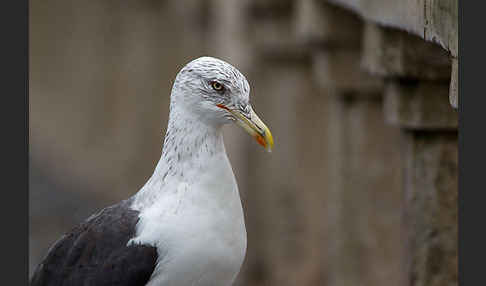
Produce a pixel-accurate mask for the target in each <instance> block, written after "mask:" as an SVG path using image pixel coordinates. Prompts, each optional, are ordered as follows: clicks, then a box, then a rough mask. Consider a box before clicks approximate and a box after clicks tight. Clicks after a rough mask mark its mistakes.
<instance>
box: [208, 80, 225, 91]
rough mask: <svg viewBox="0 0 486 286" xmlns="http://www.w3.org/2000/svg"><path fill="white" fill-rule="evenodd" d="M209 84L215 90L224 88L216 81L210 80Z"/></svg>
mask: <svg viewBox="0 0 486 286" xmlns="http://www.w3.org/2000/svg"><path fill="white" fill-rule="evenodd" d="M210 84H211V87H212V88H213V89H214V90H216V91H223V90H224V86H223V85H222V84H220V83H219V82H217V81H212V82H210Z"/></svg>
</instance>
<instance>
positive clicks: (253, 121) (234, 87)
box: [171, 57, 273, 150]
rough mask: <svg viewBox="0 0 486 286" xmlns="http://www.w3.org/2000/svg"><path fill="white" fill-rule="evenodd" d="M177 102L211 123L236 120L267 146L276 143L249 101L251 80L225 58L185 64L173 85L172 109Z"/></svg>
mask: <svg viewBox="0 0 486 286" xmlns="http://www.w3.org/2000/svg"><path fill="white" fill-rule="evenodd" d="M175 106H177V108H183V109H184V110H185V111H186V112H190V113H191V114H192V115H193V116H196V118H197V119H198V120H201V121H204V122H207V123H208V124H212V125H223V124H226V123H230V122H235V123H237V124H238V125H240V126H241V127H243V128H244V129H245V130H246V131H247V132H248V133H249V134H250V135H252V136H253V137H254V138H255V139H256V140H257V142H258V143H259V144H261V145H262V146H264V147H265V148H267V150H271V148H272V146H273V138H272V134H271V132H270V130H269V129H268V128H267V126H265V124H264V123H263V122H262V121H261V120H260V119H259V118H258V116H257V115H256V113H255V112H254V111H253V108H252V106H251V105H250V85H249V84H248V81H247V80H246V78H245V76H244V75H243V74H241V72H240V71H238V70H237V69H236V68H235V67H233V66H232V65H230V64H228V63H226V62H224V61H222V60H219V59H216V58H212V57H200V58H198V59H195V60H193V61H191V62H189V63H188V64H187V65H186V66H184V67H183V68H182V69H181V71H180V72H179V73H178V74H177V77H176V79H175V81H174V85H173V87H172V94H171V109H172V108H174V107H175Z"/></svg>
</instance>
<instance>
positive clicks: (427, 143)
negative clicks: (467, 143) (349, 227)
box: [363, 23, 458, 286]
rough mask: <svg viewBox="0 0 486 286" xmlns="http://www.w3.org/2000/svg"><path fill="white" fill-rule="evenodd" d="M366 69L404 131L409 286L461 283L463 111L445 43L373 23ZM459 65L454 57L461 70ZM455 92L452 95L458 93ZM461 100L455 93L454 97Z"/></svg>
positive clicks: (367, 43) (369, 28) (366, 49)
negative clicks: (380, 81)
mask: <svg viewBox="0 0 486 286" xmlns="http://www.w3.org/2000/svg"><path fill="white" fill-rule="evenodd" d="M365 31H366V32H365V40H364V43H365V47H364V49H363V51H364V53H363V65H364V66H366V67H367V69H368V70H369V71H370V72H372V73H374V74H376V75H379V76H381V77H382V78H384V79H385V82H386V87H385V93H384V94H385V104H384V110H385V119H386V121H387V122H388V123H389V124H391V125H394V126H397V127H400V128H401V130H402V133H403V138H404V140H403V146H404V148H403V157H404V164H403V166H404V167H403V169H404V199H405V202H404V209H403V210H404V211H403V213H404V231H405V233H406V236H405V237H406V239H407V240H406V243H407V251H406V263H407V265H406V267H407V268H406V272H407V280H408V281H407V285H414V286H415V285H417V286H425V285H426V286H435V285H437V286H438V285H450V286H453V285H457V284H458V280H457V275H458V274H457V271H458V270H457V174H458V157H457V113H456V111H455V110H454V109H453V108H451V106H450V105H449V100H448V96H449V92H450V91H454V90H455V89H456V84H455V83H450V76H451V59H450V57H449V55H448V53H447V52H445V51H444V50H443V49H442V48H440V47H439V46H436V45H434V44H432V43H429V42H425V41H423V40H422V39H420V38H418V37H416V36H412V35H409V34H407V33H406V32H401V31H397V30H393V29H388V28H383V27H379V26H377V25H375V24H371V23H369V24H367V25H366V29H365ZM454 69H455V70H456V71H457V60H453V71H452V74H453V75H454ZM451 93H452V92H451ZM453 98H457V96H455V97H454V96H451V102H452V103H453V104H454V102H457V101H455V100H452V99H453Z"/></svg>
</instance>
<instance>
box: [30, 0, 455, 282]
mask: <svg viewBox="0 0 486 286" xmlns="http://www.w3.org/2000/svg"><path fill="white" fill-rule="evenodd" d="M324 2H326V1H320V0H289V1H287V0H286V1H274V0H266V1H256V0H242V1H239V0H207V1H190V0H182V1H181V0H165V1H162V0H160V1H157V0H139V1H136V0H128V1H112V0H106V1H101V0H86V1H72V0H49V1H31V5H30V83H29V88H30V91H29V92H30V122H29V123H30V174H29V175H30V202H29V203H30V206H29V207H30V228H29V230H30V240H29V242H30V245H29V251H30V273H32V271H33V270H34V268H35V266H36V265H37V264H38V263H39V261H40V260H41V259H42V257H43V255H45V253H46V252H47V249H48V248H49V246H50V245H51V244H52V243H54V242H55V240H56V239H58V238H59V237H60V236H61V235H62V234H63V233H64V232H66V231H68V230H69V229H71V228H72V227H73V226H75V225H76V224H77V223H79V222H81V221H82V220H84V219H86V218H87V217H88V216H89V215H91V214H92V213H93V212H95V211H96V210H98V209H100V208H103V207H105V206H108V205H110V204H113V203H116V202H118V201H119V200H122V199H124V198H127V197H128V196H131V195H133V194H134V193H135V192H136V191H138V189H139V188H140V187H141V186H142V185H143V184H144V183H145V180H147V179H148V177H149V176H150V175H151V174H152V171H153V168H154V166H155V164H156V162H157V161H158V159H159V157H160V152H161V147H162V146H161V144H162V142H163V134H164V133H165V128H166V123H167V116H168V110H169V109H168V108H169V106H168V104H169V95H170V89H171V86H172V81H173V79H174V77H175V76H176V74H177V72H178V71H179V69H180V68H181V67H182V66H184V65H185V64H186V63H187V62H188V61H190V60H191V59H193V58H197V57H199V56H202V55H210V56H214V57H219V58H222V59H224V60H226V61H228V62H230V63H232V64H233V65H235V66H236V67H237V68H239V69H240V70H241V71H242V72H243V73H244V74H245V75H246V76H247V78H248V80H249V82H250V85H251V100H252V105H253V106H254V108H255V110H256V111H257V113H258V114H259V115H260V117H261V118H262V119H263V120H264V121H265V123H266V124H267V125H268V126H269V127H270V129H271V130H272V133H273V134H274V137H275V149H274V151H273V152H272V153H271V154H267V153H265V152H264V151H263V149H262V148H260V146H258V145H257V144H255V142H253V140H252V138H249V137H248V136H247V135H246V134H245V133H244V132H243V131H242V130H240V129H239V128H238V127H235V126H227V127H226V128H225V131H224V133H225V134H224V135H225V144H226V149H227V151H228V155H229V157H230V160H231V162H232V166H233V170H234V172H235V175H236V178H237V181H238V185H239V188H240V193H241V198H242V203H243V208H244V210H245V217H246V227H247V232H248V250H247V255H246V260H245V262H244V265H243V267H242V270H241V273H240V275H239V276H238V279H237V282H236V283H235V284H236V285H238V286H241V285H254V286H258V285H262V286H263V285H265V286H266V285H289V286H290V285H312V286H313V285H333V286H334V285H339V286H341V285H343V286H347V285H349V286H355V285H370V286H371V285H373V286H375V285H378V286H380V285H407V283H406V281H408V280H407V279H409V278H410V277H408V276H409V273H411V271H412V270H413V271H416V272H420V271H419V270H420V269H416V268H414V267H413V266H410V265H408V264H413V261H412V262H411V260H413V259H416V260H418V261H420V263H423V264H427V263H429V264H430V261H428V260H427V257H425V258H424V257H422V256H420V255H418V257H414V254H413V253H412V254H408V253H407V252H408V250H410V249H419V248H420V247H419V246H417V245H418V244H420V243H418V242H417V240H416V239H417V238H422V237H424V236H426V235H427V230H428V227H429V225H428V224H426V223H424V222H423V221H422V217H421V216H420V213H421V212H422V211H423V206H429V204H428V203H424V202H422V201H419V202H411V201H406V200H407V197H406V196H405V195H404V192H405V191H406V193H405V194H411V193H413V194H415V192H413V190H415V189H418V190H422V189H424V190H429V188H428V185H427V186H423V185H421V181H420V178H421V177H420V176H422V175H423V176H424V177H427V176H428V177H427V178H428V181H427V183H428V184H429V183H430V182H429V181H431V182H433V181H434V178H435V177H434V176H433V175H430V174H429V173H427V171H429V170H430V168H428V166H426V165H421V163H420V162H421V161H420V160H421V158H422V157H423V155H421V154H419V155H420V156H419V155H416V157H413V156H415V153H414V152H413V150H411V147H410V146H415V145H413V144H419V143H420V142H422V141H423V142H425V143H423V144H425V146H429V145H427V144H431V145H430V146H432V147H430V149H431V150H443V149H440V148H442V147H441V146H442V145H443V144H445V146H446V147H447V148H445V147H444V150H445V151H443V152H445V153H446V154H442V153H441V154H442V155H441V156H442V157H444V158H446V159H447V162H450V164H451V165H454V163H457V152H456V151H455V149H454V147H457V135H456V137H454V136H453V135H450V134H449V133H448V134H449V135H448V136H446V137H444V138H447V142H445V143H443V142H442V141H441V140H442V139H441V138H443V137H441V136H439V135H436V134H435V133H434V135H431V134H429V133H419V134H420V136H415V135H414V136H411V135H410V134H411V133H410V132H409V131H410V130H408V129H407V128H410V126H412V127H413V128H416V129H415V130H414V131H413V132H421V128H423V125H424V124H425V125H426V124H428V123H429V122H428V121H427V120H428V119H427V118H425V117H423V116H422V115H423V114H434V115H436V117H434V118H435V119H437V120H439V121H440V122H442V121H443V122H446V123H447V124H449V123H450V122H453V123H454V122H455V121H454V120H455V119H456V117H457V116H456V117H455V115H454V114H450V113H447V114H444V116H442V115H441V114H442V113H441V112H449V110H445V109H447V107H448V106H447V102H448V98H447V96H446V98H445V99H444V100H445V101H444V102H445V104H444V102H440V104H435V103H431V104H428V103H430V102H431V100H430V98H433V100H434V102H439V101H440V99H441V98H440V96H441V94H438V95H435V96H434V97H430V96H429V95H427V97H425V96H423V95H422V93H434V91H435V90H436V89H435V88H433V87H434V86H439V89H440V90H441V91H442V93H444V78H440V81H439V82H433V84H430V83H429V82H428V81H429V80H430V78H427V79H426V81H424V82H425V84H426V86H432V88H429V89H424V90H425V91H423V92H422V93H419V92H418V91H417V89H416V88H415V85H410V79H409V78H408V77H410V75H409V74H406V75H404V74H403V72H402V69H399V70H398V71H394V70H393V69H394V68H395V67H394V64H397V63H399V64H400V68H403V66H402V64H407V63H409V64H410V65H412V64H414V65H415V64H416V62H414V61H413V59H406V60H403V58H401V57H399V58H398V60H397V58H392V60H390V61H387V60H386V59H388V58H390V57H393V56H396V55H397V54H398V55H400V54H399V53H398V52H397V49H405V48H409V47H408V46H407V45H405V44H403V43H407V44H410V45H412V48H411V49H414V48H415V47H416V46H419V45H420V44H421V43H417V42H421V41H422V40H421V39H419V38H412V40H410V39H409V37H410V36H403V35H402V34H393V35H392V36H393V37H391V38H393V39H394V41H395V42H397V41H398V42H400V41H401V42H400V43H402V45H399V46H397V45H393V44H392V45H388V46H387V43H386V41H387V40H388V38H387V37H390V35H389V34H390V31H388V30H381V28H377V27H375V26H370V24H369V23H364V22H363V20H362V19H360V18H359V17H357V16H356V15H353V14H352V13H350V12H349V11H347V10H345V9H342V8H338V7H335V6H332V5H329V4H324ZM338 2H339V1H338ZM380 33H382V34H380ZM393 33H395V32H393ZM396 39H399V40H396ZM363 43H364V44H363ZM363 45H364V47H363ZM383 46H385V47H389V49H385V48H383ZM434 48H437V47H436V46H433V47H430V45H427V48H422V47H420V46H419V48H417V49H416V50H417V51H422V49H424V50H427V51H429V50H430V51H429V52H430V53H432V54H434V55H435V54H437V55H438V57H440V59H441V60H442V61H441V63H443V62H445V63H446V64H445V68H448V66H447V62H448V58H447V56H445V57H446V58H444V55H443V54H442V53H440V52H437V50H434ZM381 50H385V51H387V52H388V53H387V54H386V57H388V58H385V57H384V55H383V54H382V53H379V52H376V51H381ZM399 51H402V50H399ZM412 54H419V55H420V52H415V53H412ZM410 58H413V55H412V56H410ZM363 59H364V60H363ZM384 59H385V60H384ZM402 61H405V63H403V62H402ZM421 64H426V63H421ZM362 65H364V66H367V67H368V68H369V67H370V66H372V67H373V68H375V69H377V70H386V72H383V73H384V74H379V75H375V74H373V73H372V74H371V75H370V73H367V72H365V71H364V69H363V67H362ZM380 65H385V67H383V66H380ZM406 67H407V66H406ZM380 68H381V69H380ZM445 68H444V64H442V66H441V67H440V70H433V67H432V68H431V72H432V73H433V72H436V71H437V72H440V74H441V75H443V74H444V72H443V71H444V70H445ZM409 70H412V71H415V70H418V71H423V69H421V67H420V66H419V67H417V66H411V68H410V69H409ZM447 71H449V70H447ZM390 74H393V77H391V76H389V75H390ZM446 74H447V72H446ZM412 76H413V77H414V78H413V80H414V81H420V79H417V75H412ZM446 76H447V75H446ZM402 78H404V79H402ZM446 80H447V79H446ZM412 82H413V81H412ZM404 83H406V84H408V85H404ZM446 83H447V82H446ZM422 85H423V84H422V82H420V84H417V86H422ZM391 87H393V89H392V88H391ZM390 90H392V91H393V90H396V91H397V92H395V93H391V92H390ZM402 90H406V91H407V92H406V93H405V92H399V91H402ZM408 94H412V95H413V96H414V98H415V100H414V101H413V102H412V101H409V97H407V95H408ZM390 102H391V103H396V102H399V103H400V104H390ZM417 102H418V103H417ZM426 103H427V104H426ZM384 104H385V107H386V108H385V109H384V108H383V106H384ZM407 104H408V105H407ZM418 104H422V105H423V106H424V107H422V105H418ZM439 105H440V109H437V110H436V111H435V112H434V113H426V112H427V111H428V109H426V108H430V107H431V106H432V107H436V106H439ZM401 106H406V107H407V108H409V109H410V112H409V113H410V114H413V115H414V116H415V117H414V118H420V119H423V120H418V121H417V120H416V121H417V122H418V123H417V122H415V121H414V124H408V125H407V124H404V126H405V127H404V126H402V125H400V126H397V124H398V123H400V124H401V123H402V122H406V121H407V120H409V119H407V118H404V117H403V110H402V109H401ZM384 110H385V111H386V114H385V111H384ZM444 110H445V111H444ZM407 111H408V110H407ZM409 113H407V114H409ZM390 118H391V119H393V120H389V119H390ZM386 119H388V120H389V121H391V123H392V124H389V123H390V122H388V121H387V120H386ZM446 119H447V120H446ZM397 122H398V123H397ZM407 122H408V121H407ZM407 122H406V123H407ZM426 126H429V125H426ZM434 126H435V125H434ZM440 127H441V128H449V126H448V125H446V126H445V127H444V126H442V125H441V126H440ZM451 128H452V129H454V128H455V127H454V126H452V127H451ZM404 130H405V131H404ZM413 132H412V133H413ZM448 132H449V131H448ZM413 134H415V133H413ZM404 138H405V140H404ZM411 138H412V139H411ZM416 138H419V139H420V140H419V141H420V142H419V143H417V142H415V141H414V140H416ZM436 138H439V139H436ZM429 139H430V140H432V141H430V142H429V141H428V140H429ZM454 140H456V141H454ZM414 142H415V143H414ZM420 144H422V143H420ZM420 144H419V145H418V146H422V145H420ZM437 146H438V147H437ZM434 148H435V149H434ZM437 152H438V151H437ZM455 152H456V153H455ZM438 153H440V152H438ZM421 156H422V157H421ZM454 156H455V157H454ZM436 157H437V158H436ZM436 157H434V158H435V159H434V158H432V159H430V158H429V160H430V161H431V162H436V161H437V162H441V161H440V160H441V158H442V157H440V156H436ZM455 158H456V159H455ZM434 160H435V161H434ZM454 160H456V161H454ZM410 162H414V163H416V165H417V166H413V167H410ZM417 162H418V163H417ZM430 165H431V166H432V165H433V166H432V167H431V168H432V170H435V169H438V170H439V169H440V167H439V166H436V165H434V164H430ZM452 167H454V166H452ZM452 167H451V168H452ZM411 169H412V170H419V171H420V172H419V173H417V174H418V175H416V176H415V177H413V176H411V175H410V174H414V173H413V172H412V171H411ZM452 169H453V168H452ZM405 171H406V172H405ZM439 171H440V170H439ZM439 171H437V173H438V174H441V176H442V177H444V178H442V177H441V180H440V181H441V182H442V181H446V182H448V183H447V184H446V186H447V191H448V192H449V193H448V195H447V196H446V198H447V199H448V200H449V199H450V200H452V201H454V193H453V191H454V188H453V186H454V182H456V181H455V180H457V170H455V169H453V171H451V172H450V173H447V172H444V171H443V170H442V171H441V172H439ZM417 172H418V171H417ZM445 173H447V174H446V175H443V174H445ZM433 174H435V173H433ZM417 176H419V178H417ZM414 180H415V181H414ZM411 184H412V185H413V186H414V188H410V186H411ZM430 184H432V183H430ZM434 187H435V185H434ZM437 189H438V191H437V192H438V193H440V191H441V190H443V189H444V188H443V186H442V185H440V184H439V185H437ZM434 190H435V189H433V191H434ZM432 193H433V192H432ZM424 194H428V193H427V192H426V191H424ZM415 197H418V198H419V200H420V199H421V198H424V197H425V195H422V196H420V195H419V194H416V195H415V196H414V198H415ZM425 199H426V198H425ZM425 199H423V200H425ZM426 202H427V201H426ZM407 204H411V205H412V206H411V207H410V208H409V209H405V210H404V206H408V205H407ZM432 205H433V204H432ZM421 206H422V207H421ZM432 210H433V211H435V209H433V208H432ZM437 212H438V213H439V216H440V215H441V214H443V213H446V215H447V216H446V218H444V219H443V220H441V221H440V227H441V228H446V227H447V226H448V223H449V224H450V223H451V220H453V219H454V218H453V215H454V212H453V210H451V211H450V212H451V213H452V214H449V213H448V212H447V210H445V209H443V208H438V211H437ZM404 214H405V217H406V218H410V219H411V220H413V221H412V222H409V223H408V224H407V223H405V226H406V227H404V223H403V215H404ZM428 215H430V214H428ZM450 216H451V217H452V219H449V217H450ZM440 217H441V216H440ZM414 225H419V226H420V227H419V228H414ZM453 230H454V228H453ZM405 231H407V232H406V233H405ZM453 242H454V239H453V236H452V240H451V236H448V237H447V240H446V243H442V241H439V243H437V244H438V245H442V244H444V245H446V247H450V245H451V244H452V243H453ZM441 243H442V244H441ZM426 245H428V244H426ZM434 245H435V244H434ZM447 253H448V261H452V262H451V263H452V264H450V265H453V262H454V258H455V256H454V251H453V249H452V250H451V251H449V250H448V252H447ZM410 256H412V258H410ZM456 256H457V254H456ZM432 263H433V262H432ZM429 264H427V265H429ZM437 264H438V265H439V264H441V263H440V262H438V263H437ZM420 265H422V264H420ZM432 266H434V265H432ZM447 267H450V266H449V264H448V265H447V266H444V269H448V268H447ZM410 269H412V270H410ZM452 272H453V271H452ZM428 274H429V273H428V272H426V273H422V272H420V275H422V276H423V277H427V279H429V277H430V276H429V275H428ZM450 276H452V277H454V273H452V274H451V275H450ZM407 277H408V278H407ZM430 279H432V278H430ZM451 285H453V284H451Z"/></svg>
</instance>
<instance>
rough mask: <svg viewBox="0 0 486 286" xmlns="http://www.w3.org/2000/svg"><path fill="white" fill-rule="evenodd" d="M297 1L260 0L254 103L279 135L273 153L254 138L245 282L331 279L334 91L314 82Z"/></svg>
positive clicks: (255, 22) (254, 28) (254, 14)
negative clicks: (298, 28)
mask: <svg viewBox="0 0 486 286" xmlns="http://www.w3.org/2000/svg"><path fill="white" fill-rule="evenodd" d="M295 7H296V2H295V1H279V0H278V1H252V3H251V5H250V7H249V10H248V13H249V17H250V18H249V20H248V23H250V26H249V27H248V28H249V34H250V35H251V36H252V37H251V39H250V41H251V42H252V43H253V44H254V46H253V48H254V61H253V67H254V68H253V72H252V73H250V74H249V75H248V77H249V79H250V81H251V83H252V99H251V100H252V102H253V105H254V106H255V108H256V110H257V112H261V113H262V114H265V116H264V119H265V122H266V123H267V124H268V126H269V127H270V128H271V130H272V133H273V135H274V138H275V148H274V150H273V152H272V153H271V154H266V153H264V152H263V151H262V150H261V148H260V147H259V146H257V145H256V144H249V146H251V150H250V151H249V161H250V162H249V166H251V167H250V169H249V188H248V190H249V192H248V193H247V196H246V198H245V201H246V202H247V204H246V206H245V207H246V210H247V212H246V214H247V230H248V252H247V260H246V263H245V266H244V269H242V273H241V278H242V279H243V281H241V284H240V285H255V286H258V285H262V286H263V285H284V286H285V285H288V286H291V285H292V286H293V285H325V282H326V281H327V275H328V269H329V267H328V266H327V265H328V264H330V263H332V261H331V260H329V259H328V255H327V251H328V249H326V248H325V246H326V245H328V242H329V236H330V234H331V232H330V231H329V230H328V227H329V220H328V219H327V210H326V199H327V197H328V195H327V191H328V188H327V187H326V186H327V184H328V182H329V172H328V169H327V168H328V164H327V163H326V160H327V157H328V148H327V147H326V146H327V142H328V138H327V133H328V132H327V125H328V123H327V119H326V117H325V116H323V115H324V112H323V111H324V110H326V109H327V108H326V104H327V98H326V97H325V96H322V95H321V93H320V90H319V89H318V88H317V87H316V86H315V84H314V83H313V81H312V69H311V65H310V59H311V58H310V57H309V54H308V52H307V49H306V47H305V46H304V45H302V44H301V42H299V41H298V40H297V39H296V37H295V34H294V32H293V31H294V28H295V17H294V16H295V14H294V13H295V12H296V11H295Z"/></svg>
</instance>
